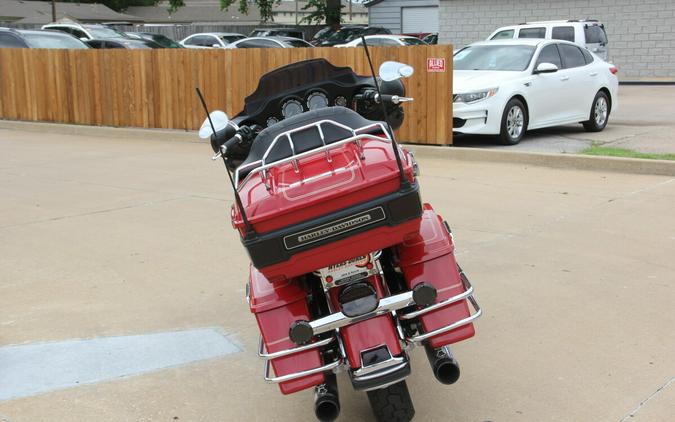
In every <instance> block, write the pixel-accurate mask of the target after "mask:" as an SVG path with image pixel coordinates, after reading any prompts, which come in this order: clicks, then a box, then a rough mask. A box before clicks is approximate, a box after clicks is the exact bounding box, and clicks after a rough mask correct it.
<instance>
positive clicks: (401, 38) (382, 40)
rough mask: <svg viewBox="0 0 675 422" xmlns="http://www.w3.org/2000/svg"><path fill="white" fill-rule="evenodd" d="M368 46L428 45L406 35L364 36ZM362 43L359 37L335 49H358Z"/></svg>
mask: <svg viewBox="0 0 675 422" xmlns="http://www.w3.org/2000/svg"><path fill="white" fill-rule="evenodd" d="M366 42H367V43H368V46H369V47H370V46H373V47H401V46H406V45H428V44H427V43H425V42H424V41H422V40H421V39H419V38H415V37H409V36H407V35H368V36H366ZM361 43H362V41H361V37H359V38H356V39H355V40H353V41H350V42H348V43H347V44H338V45H336V47H358V46H360V45H361Z"/></svg>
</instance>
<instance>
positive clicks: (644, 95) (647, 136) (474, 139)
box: [454, 85, 675, 153]
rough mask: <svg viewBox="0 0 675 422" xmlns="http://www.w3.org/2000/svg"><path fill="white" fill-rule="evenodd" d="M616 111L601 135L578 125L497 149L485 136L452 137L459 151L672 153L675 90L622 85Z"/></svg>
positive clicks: (539, 133)
mask: <svg viewBox="0 0 675 422" xmlns="http://www.w3.org/2000/svg"><path fill="white" fill-rule="evenodd" d="M619 102H620V104H619V109H618V110H617V111H616V112H615V113H612V115H611V117H610V119H609V124H608V125H607V127H606V128H605V130H604V131H602V132H597V133H589V132H586V131H584V128H583V127H582V126H581V125H580V124H578V125H568V126H559V127H554V128H548V129H539V130H535V131H532V132H528V134H527V135H526V136H525V138H524V139H523V140H522V141H521V143H520V144H518V145H514V146H503V145H498V144H497V141H495V140H494V139H492V138H490V137H485V136H467V135H459V136H457V135H456V136H455V138H454V144H455V145H456V146H460V147H480V148H497V149H507V150H510V151H528V152H550V153H557V152H564V153H576V152H579V151H582V150H583V149H585V148H588V147H589V146H591V145H593V144H597V145H603V146H608V147H617V148H625V149H630V150H634V151H639V152H647V153H673V152H675V140H673V137H672V130H673V127H675V119H673V104H675V86H668V85H666V86H645V85H622V86H621V87H620V88H619Z"/></svg>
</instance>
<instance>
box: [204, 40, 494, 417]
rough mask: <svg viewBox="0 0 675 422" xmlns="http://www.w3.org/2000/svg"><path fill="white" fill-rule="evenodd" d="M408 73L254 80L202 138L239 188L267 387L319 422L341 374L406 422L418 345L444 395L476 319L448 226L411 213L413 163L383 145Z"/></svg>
mask: <svg viewBox="0 0 675 422" xmlns="http://www.w3.org/2000/svg"><path fill="white" fill-rule="evenodd" d="M366 52H367V50H366ZM368 58H369V59H370V56H368ZM371 69H372V65H371ZM412 73H413V69H412V68H411V67H410V66H406V65H404V64H401V63H396V62H385V63H384V64H383V65H382V66H381V67H380V75H379V78H376V77H374V76H373V77H366V76H359V75H357V74H355V73H354V72H353V71H352V69H350V68H348V67H335V66H333V65H332V64H330V63H329V62H327V61H326V60H324V59H315V60H308V61H303V62H299V63H294V64H291V65H288V66H285V67H281V68H279V69H276V70H274V71H272V72H270V73H268V74H266V75H264V76H263V77H262V78H261V79H260V81H259V85H258V88H257V89H256V91H255V92H253V93H252V94H251V95H250V96H248V97H247V98H246V100H245V106H244V110H243V111H242V112H241V113H239V114H238V115H237V116H236V117H235V118H233V119H232V120H229V119H228V118H227V115H226V114H225V113H223V112H221V111H216V112H213V113H211V114H210V115H209V117H208V118H207V119H206V121H205V122H204V125H203V126H202V128H201V129H200V136H201V137H203V138H210V140H211V146H212V148H213V150H214V152H215V153H216V155H215V156H214V159H220V158H222V159H223V160H224V162H225V165H226V169H227V173H228V175H229V176H230V182H231V184H232V186H233V189H234V197H235V203H234V204H233V206H232V210H231V219H232V224H233V226H234V228H235V229H236V230H237V231H238V232H239V235H240V237H241V242H242V244H243V245H244V248H245V249H246V250H247V252H248V255H249V256H250V259H251V264H250V276H249V279H248V282H247V285H246V300H247V301H248V304H249V307H250V310H251V312H252V313H253V315H254V316H255V318H256V321H257V323H258V327H259V328H260V334H261V335H260V343H259V348H258V356H259V357H260V359H262V361H263V366H264V379H265V381H266V382H268V383H274V384H278V385H279V388H280V390H281V392H282V393H283V394H291V393H295V392H298V391H301V390H305V389H310V388H313V389H314V391H315V394H314V411H315V415H316V417H317V418H318V419H319V420H321V421H330V420H334V419H336V418H337V417H338V414H339V412H340V403H339V396H338V389H337V382H336V374H338V373H339V372H346V373H347V374H348V376H349V379H350V380H351V384H352V386H353V388H355V389H356V390H361V391H365V392H367V394H368V399H369V401H370V404H371V406H372V409H373V412H374V414H375V417H376V419H377V420H378V421H387V422H395V421H409V420H411V419H412V418H413V416H414V413H415V410H414V407H413V404H412V400H411V398H410V394H409V392H408V388H407V386H406V382H405V379H406V377H408V376H409V375H410V374H411V364H410V359H409V354H410V353H411V351H412V350H413V348H414V347H415V346H423V347H424V349H425V350H426V355H427V357H428V360H429V365H430V367H431V369H432V372H433V374H434V376H435V377H436V379H437V380H438V381H440V382H441V383H443V384H452V383H454V382H455V381H457V379H458V378H459V366H458V363H457V361H456V360H455V358H454V357H453V355H452V353H451V351H450V349H449V347H448V345H450V344H452V343H456V342H459V341H462V340H465V339H467V338H469V337H472V336H473V335H474V328H473V321H474V320H475V319H476V318H478V317H479V316H480V314H481V310H480V307H479V306H478V304H477V302H476V300H475V298H474V290H473V287H472V286H471V284H470V283H469V280H468V279H467V277H466V276H465V274H464V273H463V272H462V270H461V268H460V267H459V266H458V265H457V262H456V261H455V257H454V254H453V250H454V245H453V237H452V232H451V230H450V227H449V226H448V224H447V223H446V222H445V221H444V220H443V218H441V216H440V215H439V214H438V213H437V212H436V211H435V210H434V209H433V208H432V206H431V205H429V204H423V203H422V202H421V200H420V193H419V185H418V180H417V175H418V167H417V164H416V162H415V158H414V157H413V155H412V154H411V153H410V152H408V151H407V150H406V149H404V148H402V147H400V146H399V145H398V144H397V143H396V141H395V138H394V132H393V130H394V129H396V128H398V127H399V126H400V125H401V123H402V122H403V109H402V107H401V105H402V104H403V103H405V102H407V101H411V100H412V99H411V98H406V97H405V96H404V95H405V89H404V85H403V83H402V81H401V79H402V78H403V77H408V76H410V75H412ZM198 93H199V95H200V98H201V99H202V103H203V105H204V107H205V108H206V104H205V103H204V101H203V98H202V97H201V93H200V92H199V91H198ZM469 305H471V307H472V308H473V311H471V310H470V308H469ZM272 371H273V373H272Z"/></svg>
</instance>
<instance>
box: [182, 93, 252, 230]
mask: <svg viewBox="0 0 675 422" xmlns="http://www.w3.org/2000/svg"><path fill="white" fill-rule="evenodd" d="M195 91H197V96H198V97H199V101H201V103H202V107H204V111H205V112H206V118H207V119H208V120H209V124H210V125H211V130H212V131H213V136H216V127H215V126H214V125H213V120H211V113H209V108H208V107H207V106H206V100H204V96H203V95H202V91H201V90H200V89H199V88H197V87H195ZM221 157H222V158H223V163H225V172H226V173H227V177H228V178H229V179H230V185H231V186H232V190H233V191H234V201H235V202H236V203H237V207H239V211H240V212H241V219H242V220H243V221H244V227H246V236H245V237H249V235H255V230H253V227H252V226H251V223H249V221H248V218H246V212H245V211H244V205H243V204H242V203H241V197H240V196H239V191H238V190H237V187H236V186H235V185H234V179H233V178H232V174H230V170H229V169H228V168H227V158H225V155H222V154H221Z"/></svg>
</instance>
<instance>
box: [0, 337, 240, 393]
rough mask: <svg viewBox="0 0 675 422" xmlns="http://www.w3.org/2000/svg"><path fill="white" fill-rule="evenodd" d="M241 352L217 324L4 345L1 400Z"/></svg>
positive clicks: (0, 361)
mask: <svg viewBox="0 0 675 422" xmlns="http://www.w3.org/2000/svg"><path fill="white" fill-rule="evenodd" d="M240 351H242V348H241V347H240V346H239V345H237V344H236V343H235V342H234V341H232V340H231V339H229V338H228V336H227V333H223V332H221V331H220V330H219V329H217V328H199V329H194V330H186V331H174V332H164V333H153V334H141V335H130V336H119V337H101V338H93V339H87V340H65V341H59V342H53V343H38V344H22V345H13V346H3V347H0V401H3V400H10V399H16V398H20V397H28V396H33V395H36V394H41V393H46V392H49V391H54V390H60V389H64V388H70V387H75V386H78V385H82V384H92V383H97V382H102V381H108V380H112V379H115V378H120V377H126V376H130V375H137V374H142V373H146V372H150V371H156V370H159V369H165V368H170V367H174V366H179V365H185V364H188V363H192V362H198V361H202V360H205V359H212V358H216V357H222V356H226V355H229V354H232V353H237V352H240Z"/></svg>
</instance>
